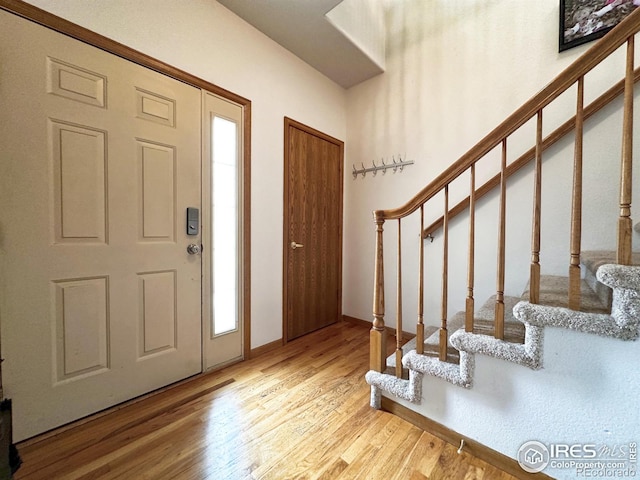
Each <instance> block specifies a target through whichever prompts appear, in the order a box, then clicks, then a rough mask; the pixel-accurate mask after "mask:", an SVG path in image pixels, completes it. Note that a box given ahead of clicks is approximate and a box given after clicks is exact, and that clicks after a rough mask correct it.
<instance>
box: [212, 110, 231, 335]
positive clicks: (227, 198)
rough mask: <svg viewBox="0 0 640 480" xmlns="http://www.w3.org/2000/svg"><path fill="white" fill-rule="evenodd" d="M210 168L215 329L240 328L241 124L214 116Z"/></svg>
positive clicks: (224, 330)
mask: <svg viewBox="0 0 640 480" xmlns="http://www.w3.org/2000/svg"><path fill="white" fill-rule="evenodd" d="M211 133H212V135H211V138H212V145H211V151H212V153H213V158H212V165H213V168H212V169H211V173H212V174H211V176H212V178H211V184H212V186H213V188H212V190H213V191H212V205H211V217H212V218H211V225H212V226H213V245H212V250H213V252H212V256H211V257H212V261H213V281H212V282H211V287H212V288H211V289H212V291H211V295H212V298H213V315H212V332H213V334H214V335H222V334H225V333H228V332H232V331H235V330H237V329H238V126H237V124H236V123H235V122H233V121H230V120H227V119H225V118H222V117H218V116H214V117H213V124H212V132H211Z"/></svg>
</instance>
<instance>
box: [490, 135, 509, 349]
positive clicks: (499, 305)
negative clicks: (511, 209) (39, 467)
mask: <svg viewBox="0 0 640 480" xmlns="http://www.w3.org/2000/svg"><path fill="white" fill-rule="evenodd" d="M506 172H507V139H506V138H505V139H503V140H502V162H501V166H500V214H499V215H500V225H499V228H498V275H497V280H496V287H497V288H496V309H495V317H496V318H495V323H494V334H493V336H494V337H495V338H498V339H500V340H504V270H505V237H506V223H505V222H506V216H507V175H506Z"/></svg>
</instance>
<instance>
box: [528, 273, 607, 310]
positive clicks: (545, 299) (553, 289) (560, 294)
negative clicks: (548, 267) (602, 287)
mask: <svg viewBox="0 0 640 480" xmlns="http://www.w3.org/2000/svg"><path fill="white" fill-rule="evenodd" d="M568 292H569V278H568V277H559V276H555V275H543V276H542V277H541V278H540V305H546V306H550V307H563V308H568V304H569V300H568V299H569V293H568ZM522 298H523V299H528V298H529V287H527V290H525V292H524V293H523V294H522ZM580 311H581V312H586V313H610V312H611V310H610V308H608V307H607V306H606V305H605V304H604V303H603V302H602V301H601V300H600V298H599V297H598V295H597V294H596V292H594V291H593V290H592V289H591V287H589V285H588V284H587V282H586V281H584V280H583V281H582V282H581V298H580Z"/></svg>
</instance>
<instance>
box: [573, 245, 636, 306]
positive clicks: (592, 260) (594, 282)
mask: <svg viewBox="0 0 640 480" xmlns="http://www.w3.org/2000/svg"><path fill="white" fill-rule="evenodd" d="M580 261H581V263H582V265H583V266H584V280H585V281H586V282H587V284H588V285H589V287H591V289H592V290H593V291H594V292H595V293H596V295H597V296H598V298H599V299H600V302H601V303H602V304H603V305H604V306H606V307H607V309H611V301H612V292H611V289H610V288H609V287H607V286H606V285H603V284H602V283H600V282H599V281H598V279H597V278H596V272H597V271H598V268H600V267H601V266H602V265H607V264H610V263H616V252H615V251H612V250H589V251H586V252H582V253H581V254H580ZM631 264H632V265H640V252H634V253H632V256H631Z"/></svg>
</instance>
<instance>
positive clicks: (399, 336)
mask: <svg viewBox="0 0 640 480" xmlns="http://www.w3.org/2000/svg"><path fill="white" fill-rule="evenodd" d="M397 275H398V278H397V295H396V297H397V298H396V377H398V378H402V225H401V220H400V219H398V272H397Z"/></svg>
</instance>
